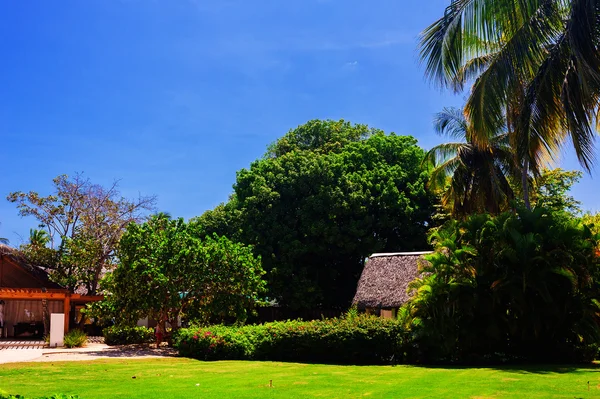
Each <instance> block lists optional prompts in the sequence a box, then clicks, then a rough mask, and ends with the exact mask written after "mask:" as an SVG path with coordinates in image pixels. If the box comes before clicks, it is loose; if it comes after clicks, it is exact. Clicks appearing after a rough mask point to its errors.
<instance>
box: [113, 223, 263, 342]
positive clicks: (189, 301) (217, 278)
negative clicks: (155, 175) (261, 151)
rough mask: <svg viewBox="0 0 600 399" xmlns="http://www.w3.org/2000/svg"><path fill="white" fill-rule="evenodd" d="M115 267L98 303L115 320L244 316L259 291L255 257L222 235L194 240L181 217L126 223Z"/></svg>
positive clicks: (260, 284)
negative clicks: (104, 295) (106, 293)
mask: <svg viewBox="0 0 600 399" xmlns="http://www.w3.org/2000/svg"><path fill="white" fill-rule="evenodd" d="M118 254H119V265H118V267H117V268H116V269H115V270H114V272H112V273H111V274H109V275H108V276H107V277H106V279H105V282H104V283H105V288H106V289H107V290H108V291H109V294H108V295H107V297H106V299H105V301H104V302H105V303H104V304H102V307H104V309H103V310H104V311H105V312H108V313H109V314H110V315H111V316H113V317H114V318H115V319H116V322H117V324H129V325H132V324H135V322H136V321H137V320H138V319H141V318H144V317H150V318H152V319H154V320H157V321H158V322H159V325H160V326H161V327H163V331H164V325H165V323H167V322H168V323H170V324H171V325H172V326H175V325H177V323H178V319H179V317H180V316H185V318H186V319H187V320H195V321H200V322H209V321H217V322H223V321H229V320H230V319H233V320H244V319H245V318H246V316H247V312H248V311H249V310H251V309H252V308H253V307H254V306H255V304H256V303H257V301H258V300H259V295H260V294H261V293H262V291H263V287H264V281H263V280H262V279H261V276H262V274H263V271H262V269H261V265H260V259H257V258H255V257H254V255H253V254H252V248H250V247H247V246H244V245H242V244H238V243H234V242H232V241H230V240H228V239H226V238H224V237H217V236H214V237H203V238H202V239H200V238H199V236H198V234H197V233H196V232H195V230H194V228H193V226H190V225H188V224H186V223H185V222H184V221H183V219H176V220H173V219H171V218H170V217H168V216H167V215H164V214H159V215H155V216H153V217H152V218H150V220H148V221H147V222H146V223H143V224H130V225H129V226H128V228H127V231H126V233H125V234H124V235H123V238H122V239H121V243H120V248H119V253H118Z"/></svg>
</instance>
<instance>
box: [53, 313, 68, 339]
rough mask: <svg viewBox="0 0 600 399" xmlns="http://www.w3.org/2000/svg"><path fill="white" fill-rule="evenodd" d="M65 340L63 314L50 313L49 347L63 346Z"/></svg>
mask: <svg viewBox="0 0 600 399" xmlns="http://www.w3.org/2000/svg"><path fill="white" fill-rule="evenodd" d="M64 338H65V314H64V313H52V314H51V315H50V346H51V347H57V346H63V344H64Z"/></svg>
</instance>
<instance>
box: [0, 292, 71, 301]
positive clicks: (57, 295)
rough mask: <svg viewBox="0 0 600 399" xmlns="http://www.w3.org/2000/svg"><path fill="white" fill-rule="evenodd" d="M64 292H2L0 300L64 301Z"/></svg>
mask: <svg viewBox="0 0 600 399" xmlns="http://www.w3.org/2000/svg"><path fill="white" fill-rule="evenodd" d="M66 295H67V293H65V292H35V291H34V292H28V291H2V290H0V299H64V298H65V296H66Z"/></svg>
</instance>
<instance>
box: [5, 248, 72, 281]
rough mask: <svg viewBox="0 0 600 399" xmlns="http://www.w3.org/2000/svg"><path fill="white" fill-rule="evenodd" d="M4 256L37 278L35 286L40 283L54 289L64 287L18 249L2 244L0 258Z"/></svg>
mask: <svg viewBox="0 0 600 399" xmlns="http://www.w3.org/2000/svg"><path fill="white" fill-rule="evenodd" d="M2 257H6V258H8V259H9V261H10V262H11V263H12V264H13V265H16V266H18V267H19V268H21V269H23V270H24V271H25V272H27V274H29V275H30V276H31V277H32V278H33V279H34V280H37V284H34V285H33V287H35V286H38V285H39V286H42V287H45V288H52V289H60V288H62V287H61V286H60V285H58V284H56V283H54V282H52V281H50V279H49V278H48V273H46V272H45V271H44V270H43V269H42V268H40V267H38V266H35V265H32V264H31V263H29V262H28V261H27V259H25V257H24V256H23V254H22V253H21V252H20V251H19V250H18V249H16V248H12V247H9V246H8V245H4V244H0V260H1V258H2Z"/></svg>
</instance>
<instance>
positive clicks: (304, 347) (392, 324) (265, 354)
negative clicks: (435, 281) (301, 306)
mask: <svg viewBox="0 0 600 399" xmlns="http://www.w3.org/2000/svg"><path fill="white" fill-rule="evenodd" d="M406 336H407V334H406V332H405V330H404V328H403V326H402V324H400V323H399V322H398V321H396V320H385V319H381V318H378V317H374V316H367V315H355V316H346V317H344V318H339V319H325V320H315V321H308V322H306V321H285V322H275V323H267V324H261V325H247V326H242V327H226V326H210V327H190V328H187V329H180V330H179V331H178V333H177V336H176V337H175V347H176V348H178V349H179V353H180V354H181V355H182V356H187V357H193V358H196V359H201V360H223V359H254V360H274V361H275V360H277V361H293V362H317V363H340V364H385V363H390V362H400V361H403V359H404V357H405V350H406V347H405V346H406V341H405V339H406Z"/></svg>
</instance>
